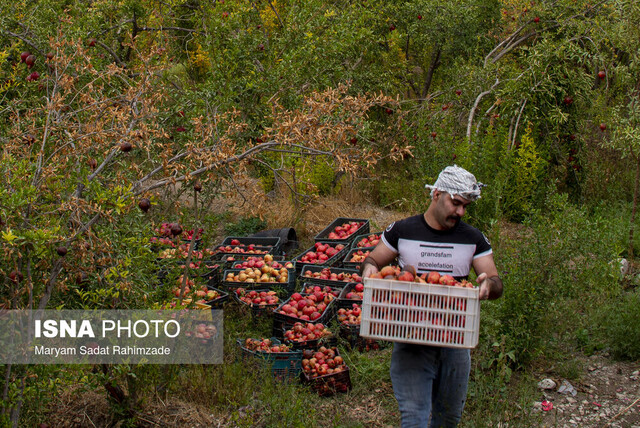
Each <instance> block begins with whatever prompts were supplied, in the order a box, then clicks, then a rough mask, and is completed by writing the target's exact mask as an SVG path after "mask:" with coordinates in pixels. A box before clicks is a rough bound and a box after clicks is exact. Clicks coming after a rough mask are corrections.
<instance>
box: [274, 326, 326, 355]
mask: <svg viewBox="0 0 640 428" xmlns="http://www.w3.org/2000/svg"><path fill="white" fill-rule="evenodd" d="M301 323H302V324H304V325H306V324H307V321H301ZM309 323H310V324H319V323H316V322H309ZM293 327H294V326H285V327H284V328H283V329H282V337H283V340H284V343H285V344H287V345H289V346H291V347H292V348H293V349H301V350H304V349H313V350H315V349H318V348H319V347H321V346H326V347H331V346H337V345H338V338H337V336H336V334H335V333H333V332H331V334H330V335H327V336H322V337H320V338H318V339H312V340H305V341H296V340H288V339H287V338H286V336H285V334H286V333H287V331H288V330H290V329H291V328H293ZM324 327H325V328H327V326H326V325H324Z"/></svg>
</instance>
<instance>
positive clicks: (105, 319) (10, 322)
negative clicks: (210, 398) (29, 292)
mask: <svg viewBox="0 0 640 428" xmlns="http://www.w3.org/2000/svg"><path fill="white" fill-rule="evenodd" d="M222 329H223V313H222V311H221V310H201V309H192V310H155V311H152V310H144V311H143V310H99V311H71V310H62V311H55V310H50V311H0V364H8V363H13V364H98V363H113V364H221V363H222V349H223V334H222V333H223V330H222Z"/></svg>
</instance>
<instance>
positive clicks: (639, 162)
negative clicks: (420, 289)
mask: <svg viewBox="0 0 640 428" xmlns="http://www.w3.org/2000/svg"><path fill="white" fill-rule="evenodd" d="M639 188H640V156H638V157H636V182H635V185H634V187H633V206H632V207H631V224H630V225H629V254H628V257H629V265H631V263H632V262H633V232H634V229H635V221H636V209H637V207H638V191H639Z"/></svg>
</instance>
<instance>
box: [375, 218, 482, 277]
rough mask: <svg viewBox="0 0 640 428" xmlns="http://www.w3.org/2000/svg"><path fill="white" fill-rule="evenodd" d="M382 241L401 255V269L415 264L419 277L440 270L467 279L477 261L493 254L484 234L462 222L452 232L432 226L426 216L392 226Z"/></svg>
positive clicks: (397, 222) (402, 221)
mask: <svg viewBox="0 0 640 428" xmlns="http://www.w3.org/2000/svg"><path fill="white" fill-rule="evenodd" d="M382 242H384V244H385V245H386V246H387V247H389V248H390V249H391V250H393V251H394V252H396V253H397V254H398V263H399V264H400V267H404V266H406V265H412V266H413V267H415V268H416V271H417V272H418V274H422V273H425V272H430V271H437V272H439V273H440V274H442V275H444V274H449V275H452V276H453V277H455V278H456V279H458V280H460V279H463V278H465V279H466V278H467V277H468V275H469V271H470V270H471V263H472V262H473V260H474V259H475V258H478V257H482V256H486V255H489V254H491V253H492V250H491V244H490V243H489V240H488V239H487V238H486V236H484V234H483V233H482V232H480V231H479V230H478V229H476V228H475V227H473V226H470V225H468V224H467V223H464V222H463V221H459V222H458V225H457V226H456V227H454V228H453V229H449V230H436V229H434V228H432V227H431V226H429V225H428V224H427V222H426V220H425V219H424V215H423V214H418V215H415V216H412V217H408V218H406V219H404V220H400V221H396V222H395V223H391V224H390V225H389V227H387V229H386V230H385V231H384V233H383V234H382Z"/></svg>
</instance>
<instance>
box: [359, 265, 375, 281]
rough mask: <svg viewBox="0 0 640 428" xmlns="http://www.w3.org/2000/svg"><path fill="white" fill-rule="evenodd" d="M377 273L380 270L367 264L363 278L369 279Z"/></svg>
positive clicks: (363, 271)
mask: <svg viewBox="0 0 640 428" xmlns="http://www.w3.org/2000/svg"><path fill="white" fill-rule="evenodd" d="M376 272H378V268H377V267H376V266H375V265H374V264H372V263H367V264H365V265H364V269H363V270H362V278H368V277H369V276H370V275H371V274H372V273H376Z"/></svg>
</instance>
